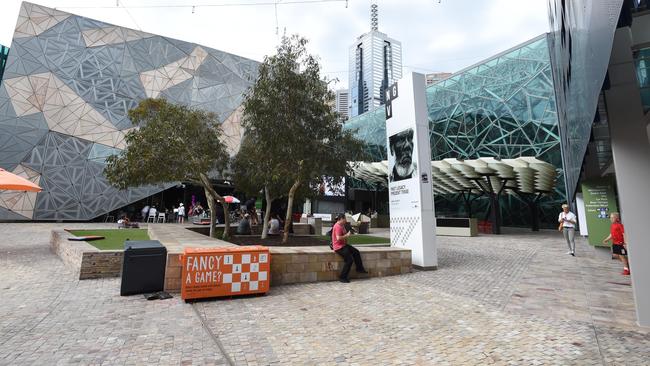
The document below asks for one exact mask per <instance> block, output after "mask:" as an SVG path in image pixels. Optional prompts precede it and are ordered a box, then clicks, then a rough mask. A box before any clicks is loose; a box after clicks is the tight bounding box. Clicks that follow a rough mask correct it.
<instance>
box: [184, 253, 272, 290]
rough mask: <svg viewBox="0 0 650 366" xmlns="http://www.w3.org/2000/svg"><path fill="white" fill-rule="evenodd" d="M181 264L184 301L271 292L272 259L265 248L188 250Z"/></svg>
mask: <svg viewBox="0 0 650 366" xmlns="http://www.w3.org/2000/svg"><path fill="white" fill-rule="evenodd" d="M181 265H182V274H181V275H182V278H181V280H182V285H181V297H182V298H183V299H196V298H205V297H219V296H233V295H246V294H256V293H264V292H267V291H268V290H269V284H270V270H271V256H270V253H269V250H268V248H266V247H262V246H246V247H227V248H188V249H185V252H184V254H183V255H182V257H181Z"/></svg>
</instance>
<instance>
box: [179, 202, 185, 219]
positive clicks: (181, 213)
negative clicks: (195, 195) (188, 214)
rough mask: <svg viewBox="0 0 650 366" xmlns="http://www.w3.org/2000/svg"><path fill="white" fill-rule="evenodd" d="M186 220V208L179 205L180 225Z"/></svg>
mask: <svg viewBox="0 0 650 366" xmlns="http://www.w3.org/2000/svg"><path fill="white" fill-rule="evenodd" d="M184 220H185V206H183V204H182V203H181V204H179V205H178V223H179V224H182V223H183V221H184Z"/></svg>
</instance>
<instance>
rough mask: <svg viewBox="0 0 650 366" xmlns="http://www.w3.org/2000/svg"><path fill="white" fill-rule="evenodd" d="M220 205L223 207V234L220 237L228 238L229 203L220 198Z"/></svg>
mask: <svg viewBox="0 0 650 366" xmlns="http://www.w3.org/2000/svg"><path fill="white" fill-rule="evenodd" d="M221 206H222V207H223V223H224V225H225V226H224V228H223V236H222V237H221V239H223V240H228V238H229V237H230V209H229V206H230V205H229V204H228V202H226V201H224V200H223V199H221Z"/></svg>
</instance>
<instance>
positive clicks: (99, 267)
mask: <svg viewBox="0 0 650 366" xmlns="http://www.w3.org/2000/svg"><path fill="white" fill-rule="evenodd" d="M70 237H74V235H72V234H70V233H69V232H67V231H65V230H52V235H51V236H50V249H51V250H52V251H53V252H54V253H55V254H56V255H58V256H59V258H61V260H62V261H63V263H64V264H65V265H66V267H68V268H69V269H70V270H71V271H73V272H74V273H78V274H79V279H80V280H87V279H94V278H106V277H119V276H120V271H121V270H122V260H123V259H124V252H123V251H121V250H99V249H97V248H95V247H94V246H92V245H90V244H88V243H87V242H85V241H69V240H68V238H70Z"/></svg>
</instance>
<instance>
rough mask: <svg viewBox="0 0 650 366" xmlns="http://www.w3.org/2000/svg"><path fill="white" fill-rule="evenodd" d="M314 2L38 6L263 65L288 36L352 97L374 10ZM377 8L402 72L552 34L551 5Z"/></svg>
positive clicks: (56, 0) (460, 62)
mask: <svg viewBox="0 0 650 366" xmlns="http://www.w3.org/2000/svg"><path fill="white" fill-rule="evenodd" d="M308 1H314V0H281V1H279V4H278V5H277V6H274V5H272V4H273V3H274V0H33V1H32V2H35V3H38V4H41V5H45V6H49V7H57V8H58V9H60V10H63V11H67V12H70V13H74V14H78V15H82V16H85V17H90V18H95V19H98V20H102V21H104V22H107V23H112V24H117V25H120V26H126V27H130V28H135V29H141V30H143V31H146V32H150V33H156V34H161V35H164V36H168V37H173V38H177V39H180V40H184V41H190V42H195V43H199V44H202V45H206V46H209V47H213V48H217V49H220V50H224V51H228V52H231V53H234V54H238V55H241V56H245V57H249V58H252V59H255V60H260V61H261V60H262V58H263V57H264V55H267V54H270V53H273V52H274V49H275V46H276V45H277V43H278V38H279V36H280V35H281V34H282V33H283V32H285V30H286V33H287V34H292V33H299V34H300V35H303V36H305V37H307V38H308V39H309V40H310V44H309V48H310V51H311V52H312V53H314V54H317V55H319V56H320V58H321V63H322V70H323V73H324V74H325V75H326V76H328V77H329V78H338V79H339V83H338V84H337V86H338V87H347V78H348V77H347V70H348V47H349V46H350V45H351V44H352V43H353V42H354V40H355V39H356V37H357V36H359V35H361V34H362V33H364V32H367V31H368V30H370V15H369V13H370V11H369V9H370V3H371V0H348V1H347V7H346V1H345V0H317V1H318V2H314V3H311V4H306V3H304V2H308ZM283 2H284V4H283ZM292 2H293V3H292ZM264 3H269V4H270V5H264ZM377 4H378V5H379V30H380V31H382V32H384V33H387V34H388V35H389V36H391V37H392V38H394V39H397V40H399V41H401V42H402V49H403V64H404V65H405V66H406V67H408V68H410V69H412V70H414V71H419V72H433V71H447V72H453V71H457V70H460V69H462V68H464V67H466V66H469V65H471V64H474V63H476V62H478V61H480V60H482V59H484V58H486V57H489V56H491V55H493V54H495V53H498V52H500V51H503V50H505V49H508V48H510V47H512V46H514V45H517V44H519V43H521V42H524V41H526V40H528V39H530V38H533V37H535V36H537V35H539V34H541V33H544V32H546V31H547V30H548V19H547V9H546V0H525V1H522V0H473V1H459V0H378V1H377ZM161 5H162V7H161ZM167 5H170V6H169V7H167ZM172 5H173V6H172ZM151 6H156V7H151ZM192 6H194V8H192ZM276 8H277V13H276ZM19 9H20V1H18V0H3V1H2V11H1V12H0V44H4V45H10V43H11V38H12V35H13V29H14V27H15V24H16V19H17V16H18V11H19ZM276 14H277V15H276ZM276 19H277V21H276Z"/></svg>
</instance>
